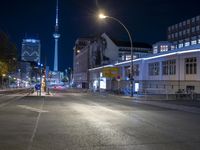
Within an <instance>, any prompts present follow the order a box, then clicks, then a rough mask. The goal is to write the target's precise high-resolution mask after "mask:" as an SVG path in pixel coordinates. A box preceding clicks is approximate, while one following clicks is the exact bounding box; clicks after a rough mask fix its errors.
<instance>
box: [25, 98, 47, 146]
mask: <svg viewBox="0 0 200 150" xmlns="http://www.w3.org/2000/svg"><path fill="white" fill-rule="evenodd" d="M44 99H45V97H44V98H43V101H42V105H41V108H40V110H43V107H44ZM41 113H42V112H41V111H40V112H39V114H38V116H37V120H36V123H35V127H34V130H33V133H32V136H31V139H30V143H29V146H28V150H31V149H32V143H33V140H34V138H35V135H36V132H37V128H38V124H39V120H40V116H41Z"/></svg>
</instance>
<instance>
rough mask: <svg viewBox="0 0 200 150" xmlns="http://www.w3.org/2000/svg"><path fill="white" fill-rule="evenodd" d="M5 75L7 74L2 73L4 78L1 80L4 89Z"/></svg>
mask: <svg viewBox="0 0 200 150" xmlns="http://www.w3.org/2000/svg"><path fill="white" fill-rule="evenodd" d="M5 76H6V74H2V80H1V85H2V89H3V86H4V77H5Z"/></svg>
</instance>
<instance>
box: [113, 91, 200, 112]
mask: <svg viewBox="0 0 200 150" xmlns="http://www.w3.org/2000/svg"><path fill="white" fill-rule="evenodd" d="M110 96H115V97H117V98H119V97H120V98H122V99H124V100H129V101H130V100H131V101H133V102H135V103H140V104H145V105H151V106H156V107H162V108H167V109H174V110H180V111H185V112H191V113H198V114H200V101H199V100H152V99H150V100H148V99H145V98H141V97H138V96H134V97H130V96H122V95H110Z"/></svg>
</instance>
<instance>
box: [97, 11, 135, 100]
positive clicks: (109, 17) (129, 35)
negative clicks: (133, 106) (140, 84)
mask: <svg viewBox="0 0 200 150" xmlns="http://www.w3.org/2000/svg"><path fill="white" fill-rule="evenodd" d="M98 18H99V19H106V18H108V19H112V20H114V21H116V22H118V23H119V24H120V25H122V26H123V28H124V29H125V30H126V32H127V34H128V37H129V40H130V44H131V77H130V86H131V97H133V82H134V79H133V40H132V38H131V34H130V32H129V30H128V28H127V27H126V26H125V25H124V24H123V23H122V22H121V21H120V20H119V19H117V18H115V17H111V16H107V15H104V14H103V13H100V14H99V16H98Z"/></svg>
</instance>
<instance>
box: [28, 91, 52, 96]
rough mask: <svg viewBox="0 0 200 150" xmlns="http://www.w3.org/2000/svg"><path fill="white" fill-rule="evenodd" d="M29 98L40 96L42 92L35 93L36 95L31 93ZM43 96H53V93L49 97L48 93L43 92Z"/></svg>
mask: <svg viewBox="0 0 200 150" xmlns="http://www.w3.org/2000/svg"><path fill="white" fill-rule="evenodd" d="M29 96H40V92H38V93H37V92H36V91H35V92H34V93H30V94H29ZM41 96H53V94H52V93H49V95H48V94H47V93H46V92H41Z"/></svg>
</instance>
